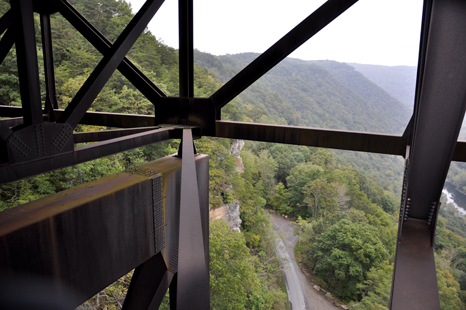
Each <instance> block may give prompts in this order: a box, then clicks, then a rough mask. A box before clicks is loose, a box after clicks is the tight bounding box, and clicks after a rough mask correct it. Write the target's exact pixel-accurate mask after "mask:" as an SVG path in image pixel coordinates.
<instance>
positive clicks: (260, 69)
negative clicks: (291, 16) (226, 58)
mask: <svg viewBox="0 0 466 310" xmlns="http://www.w3.org/2000/svg"><path fill="white" fill-rule="evenodd" d="M356 2H357V0H329V1H327V2H326V3H324V4H323V5H322V6H321V7H320V8H318V9H317V10H316V11H315V12H314V13H312V14H311V15H309V17H307V18H306V19H305V20H303V21H302V22H301V23H300V24H299V25H297V26H296V27H295V28H293V29H292V30H291V31H290V32H288V33H287V34H286V35H285V36H284V37H283V38H281V39H280V40H279V41H277V43H275V44H274V45H272V47H270V48H269V49H268V50H267V51H265V52H264V53H263V54H261V55H260V56H259V57H257V58H256V59H255V60H254V61H253V62H252V63H250V64H249V65H248V66H247V67H246V68H244V69H243V70H242V71H241V72H239V73H238V74H237V75H236V76H234V77H233V78H232V79H231V80H230V81H229V82H228V83H226V84H225V85H224V86H222V87H221V88H220V89H219V90H218V91H216V92H215V93H214V94H213V95H212V96H211V97H210V98H212V100H213V101H214V104H215V107H216V109H217V110H218V109H221V108H222V107H223V106H225V105H226V104H227V103H228V102H230V101H231V100H232V99H233V98H234V97H236V96H237V95H239V94H240V93H241V92H242V91H243V90H245V89H246V88H247V87H249V86H250V85H251V84H253V83H254V82H255V81H257V80H258V79H259V78H260V77H261V76H263V75H264V74H265V73H267V72H268V71H269V70H270V69H272V68H273V67H274V66H275V65H277V64H278V63H279V62H280V61H282V60H283V59H285V57H287V56H288V55H289V54H291V53H292V52H293V51H294V50H296V49H297V48H298V47H300V46H301V45H302V44H303V43H304V42H306V41H307V40H309V39H310V38H311V37H312V36H314V35H315V34H316V33H318V32H319V31H320V30H322V29H323V28H324V27H325V26H327V25H328V24H329V23H331V22H332V21H333V20H334V19H336V18H337V17H338V16H340V14H342V13H343V12H345V11H346V10H347V9H348V8H350V7H351V6H352V5H353V4H354V3H356Z"/></svg>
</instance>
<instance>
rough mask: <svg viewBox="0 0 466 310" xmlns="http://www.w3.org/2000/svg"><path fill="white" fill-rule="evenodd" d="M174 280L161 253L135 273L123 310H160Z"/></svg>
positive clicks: (138, 268)
mask: <svg viewBox="0 0 466 310" xmlns="http://www.w3.org/2000/svg"><path fill="white" fill-rule="evenodd" d="M172 279H173V273H172V272H170V271H169V270H168V269H167V266H166V265H165V261H164V259H163V255H162V253H161V252H159V253H158V254H156V255H155V256H153V257H152V258H150V259H149V260H147V261H146V262H144V263H143V264H141V265H140V266H138V267H137V268H136V270H135V271H134V274H133V277H132V278H131V284H130V286H129V289H128V293H127V294H126V298H125V302H124V304H123V310H147V309H158V308H159V306H160V303H161V302H162V300H163V297H164V296H165V293H166V292H167V289H168V287H169V286H170V283H171V281H172Z"/></svg>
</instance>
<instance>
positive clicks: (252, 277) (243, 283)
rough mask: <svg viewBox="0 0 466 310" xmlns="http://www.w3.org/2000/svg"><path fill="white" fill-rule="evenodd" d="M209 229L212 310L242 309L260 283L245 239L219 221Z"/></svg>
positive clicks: (213, 223)
mask: <svg viewBox="0 0 466 310" xmlns="http://www.w3.org/2000/svg"><path fill="white" fill-rule="evenodd" d="M209 226H210V238H209V240H210V244H209V253H210V287H211V296H210V303H211V309H245V305H246V303H247V302H248V298H249V296H250V295H251V294H252V292H254V291H256V290H257V289H258V288H259V280H258V278H257V274H256V273H255V271H254V266H253V264H252V260H251V257H250V255H249V249H248V248H247V247H246V242H245V240H244V236H243V234H241V233H239V232H234V231H231V230H230V228H229V227H228V224H227V223H226V222H224V221H222V220H217V221H213V222H212V221H211V222H210V224H209Z"/></svg>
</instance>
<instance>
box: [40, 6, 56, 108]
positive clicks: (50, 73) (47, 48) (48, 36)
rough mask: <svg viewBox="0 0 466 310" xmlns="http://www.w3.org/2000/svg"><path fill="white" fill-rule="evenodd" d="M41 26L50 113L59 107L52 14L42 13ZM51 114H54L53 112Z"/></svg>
mask: <svg viewBox="0 0 466 310" xmlns="http://www.w3.org/2000/svg"><path fill="white" fill-rule="evenodd" d="M40 28H41V33H42V51H43V53H44V70H45V87H46V90H47V94H46V98H45V111H46V112H47V113H48V112H50V111H52V110H53V109H58V102H57V97H56V91H55V72H54V66H53V53H52V51H53V50H52V32H51V28H50V15H48V14H41V15H40ZM50 115H52V113H51V114H50Z"/></svg>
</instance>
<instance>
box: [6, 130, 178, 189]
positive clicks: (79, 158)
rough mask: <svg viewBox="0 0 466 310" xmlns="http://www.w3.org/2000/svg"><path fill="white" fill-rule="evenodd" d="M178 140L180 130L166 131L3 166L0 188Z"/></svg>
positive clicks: (95, 144)
mask: <svg viewBox="0 0 466 310" xmlns="http://www.w3.org/2000/svg"><path fill="white" fill-rule="evenodd" d="M180 138H181V129H176V128H173V127H167V128H160V129H155V130H150V131H146V132H143V133H139V134H134V135H129V136H125V137H121V138H116V139H110V140H106V141H103V142H98V143H93V144H88V145H84V146H79V147H77V148H75V150H74V151H72V152H66V153H61V154H56V155H54V156H49V157H44V158H40V159H37V160H33V161H29V162H26V163H21V164H16V165H9V166H3V167H1V168H0V184H3V183H8V182H12V181H16V180H20V179H23V178H26V177H30V176H34V175H37V174H40V173H45V172H49V171H53V170H56V169H60V168H65V167H69V166H73V165H76V164H79V163H83V162H86V161H90V160H93V159H97V158H100V157H104V156H108V155H112V154H116V153H119V152H123V151H127V150H131V149H134V148H137V147H141V146H145V145H148V144H152V143H156V142H161V141H165V140H169V139H180Z"/></svg>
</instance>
